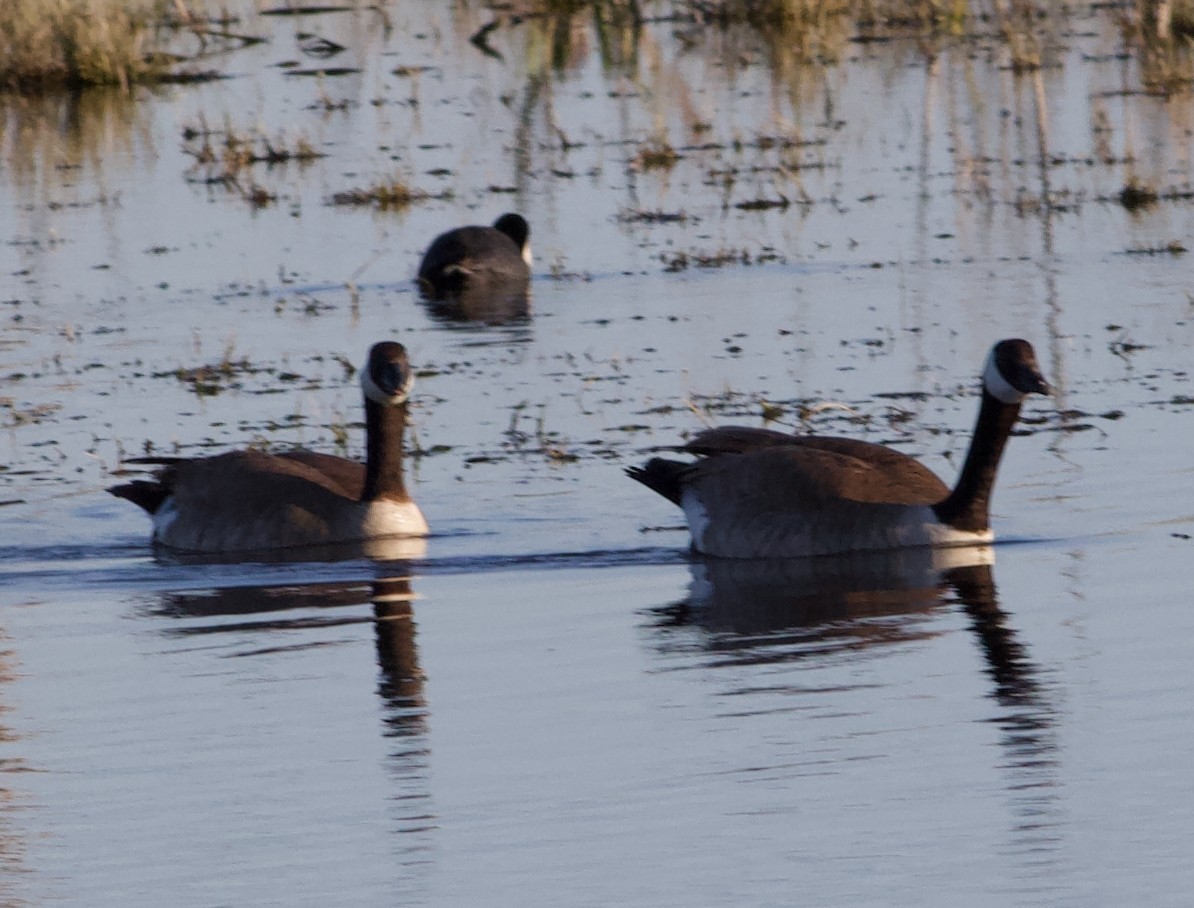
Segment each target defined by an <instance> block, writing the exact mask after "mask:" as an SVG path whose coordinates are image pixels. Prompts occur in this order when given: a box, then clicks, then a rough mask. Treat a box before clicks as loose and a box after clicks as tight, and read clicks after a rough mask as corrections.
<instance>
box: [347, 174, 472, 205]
mask: <svg viewBox="0 0 1194 908" xmlns="http://www.w3.org/2000/svg"><path fill="white" fill-rule="evenodd" d="M451 198H452V192H451V190H444V191H443V192H427V191H426V190H423V189H416V188H415V187H413V186H411V185H410V184H409V183H406V182H404V181H403V180H401V179H398V178H395V179H392V180H383V181H381V182H379V183H376V184H374V185H373V186H366V187H363V188H353V189H346V190H344V191H342V192H336V193H333V194H332V198H331V204H333V205H348V206H354V205H355V206H368V207H373V208H407V207H409V206H410V205H414V204H415V203H417V202H426V201H429V200H431V199H438V200H440V201H446V200H448V199H451Z"/></svg>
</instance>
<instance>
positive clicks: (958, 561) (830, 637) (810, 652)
mask: <svg viewBox="0 0 1194 908" xmlns="http://www.w3.org/2000/svg"><path fill="white" fill-rule="evenodd" d="M991 559H992V554H991V550H990V549H989V548H985V547H979V548H967V549H941V550H933V549H928V548H925V549H909V550H906V551H901V552H890V553H889V552H881V553H867V554H861V555H853V556H848V557H841V558H804V559H782V560H774V561H739V560H733V559H707V560H703V561H697V562H694V563H693V565H692V575H693V579H692V583H691V585H690V587H689V595H688V598H687V599H685V600H683V601H681V602H678V603H675V604H673V605H669V606H666V607H664V608H660V609H656V610H654V612H653V613H654V615H655V617H656V622H657V625H658V626H659V627H660V628H668V627H689V626H691V627H699V628H701V629H702V630H704V631H705V632H706V633H705V635H704V636H703V637H702V638H701V640H700V644H699V645H700V646H701V647H702V648H703V649H704V650H706V651H708V652H709V653H712V654H714V655H715V657H716V658H713V659H711V660H709V664H713V665H716V664H725V663H734V664H747V663H757V662H763V663H765V662H779V661H790V660H802V659H807V658H810V657H822V656H825V655H826V654H828V653H831V652H834V651H838V650H848V649H853V648H856V647H865V646H873V645H877V644H890V643H900V642H908V641H911V640H918V639H924V638H926V637H931V636H936V634H937V633H939V631H934V630H929V629H928V628H927V627H926V626H924V622H923V621H922V619H924V618H927V617H929V616H930V614H931V613H932V612H934V611H935V610H936V609H938V608H939V607H940V606H941V604H942V590H943V586H944V583H945V580H944V577H943V574H944V572H945V571H946V570H948V569H950V568H951V567H954V566H961V565H967V564H974V563H978V564H989V563H990V561H991ZM660 645H661V646H663V647H665V648H667V647H670V646H672V645H673V642H672V641H671V640H670V639H668V638H661V640H660ZM681 645H687V640H686V641H685V642H684V643H682V644H681Z"/></svg>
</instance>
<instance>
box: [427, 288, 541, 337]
mask: <svg viewBox="0 0 1194 908" xmlns="http://www.w3.org/2000/svg"><path fill="white" fill-rule="evenodd" d="M420 299H421V300H422V301H423V303H424V305H425V306H426V308H427V312H428V313H429V314H430V315H431V317H432V318H433V319H434V320H436V321H438V322H446V323H454V322H476V323H480V324H485V325H507V324H521V323H529V321H530V315H531V295H530V290H529V288H528V287H527V285H526V283H525V282H524V281H506V282H503V281H492V280H491V281H485V282H482V283H480V284H478V285H474V286H469V287H465V288H464V289H462V290H455V291H451V292H445V293H439V294H437V293H433V292H429V291H426V290H425V291H424V292H422V293H420ZM525 339H526V340H530V335H529V334H528V335H527V337H526V338H525Z"/></svg>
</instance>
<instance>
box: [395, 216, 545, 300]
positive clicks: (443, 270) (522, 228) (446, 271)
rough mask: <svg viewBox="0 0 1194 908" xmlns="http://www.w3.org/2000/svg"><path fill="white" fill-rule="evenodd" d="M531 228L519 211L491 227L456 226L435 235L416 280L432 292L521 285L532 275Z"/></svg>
mask: <svg viewBox="0 0 1194 908" xmlns="http://www.w3.org/2000/svg"><path fill="white" fill-rule="evenodd" d="M530 234H531V229H530V226H529V225H528V224H527V222H526V220H525V219H524V218H523V217H522V216H521V215H518V214H503V215H502V216H501V217H500V218H498V219H497V220H496V221H494V223H493V226H492V227H482V226H478V225H474V226H469V227H457V228H456V229H455V230H449V231H448V232H447V233H443V234H440V235H439V236H437V237H436V238H435V239H434V240H433V241H432V243H431V245H430V246H429V247H428V248H427V251H426V253H424V254H423V261H422V263H421V264H420V265H419V284H420V285H421V286H422V287H423V289H424V290H425V291H427V292H429V293H430V294H431V295H433V296H441V295H444V294H451V293H457V292H460V291H463V290H466V289H470V288H471V289H474V290H475V289H484V288H486V287H490V286H492V287H494V288H496V289H499V290H502V291H508V290H509V289H511V288H515V287H521V288H523V289H525V287H526V285H527V284H528V283H529V281H530V279H531V241H530Z"/></svg>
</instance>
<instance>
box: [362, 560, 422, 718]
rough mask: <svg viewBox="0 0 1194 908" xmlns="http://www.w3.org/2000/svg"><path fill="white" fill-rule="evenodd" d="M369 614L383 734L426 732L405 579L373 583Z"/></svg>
mask: <svg viewBox="0 0 1194 908" xmlns="http://www.w3.org/2000/svg"><path fill="white" fill-rule="evenodd" d="M372 598H373V615H374V617H375V618H376V619H377V620H376V628H377V665H378V668H379V669H380V673H381V675H380V679H379V681H378V685H377V692H378V694H379V695H380V696H381V698H382V702H383V703H385V705H386V710H387V711H386V716H385V718H384V720H383V721H384V722H385V725H386V734H387V735H388V736H397V735H417V734H422V733H423V732H425V731H426V730H427V701H426V699H425V698H424V696H423V682H424V676H423V671H422V669H421V668H419V649H418V645H417V644H416V643H415V616H414V608H413V607H412V604H411V603H412V602H413V601H414V599H415V594H414V593H413V592H412V590H411V586H410V578H409V577H388V578H383V579H380V580H376V581H374V584H373V597H372Z"/></svg>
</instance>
